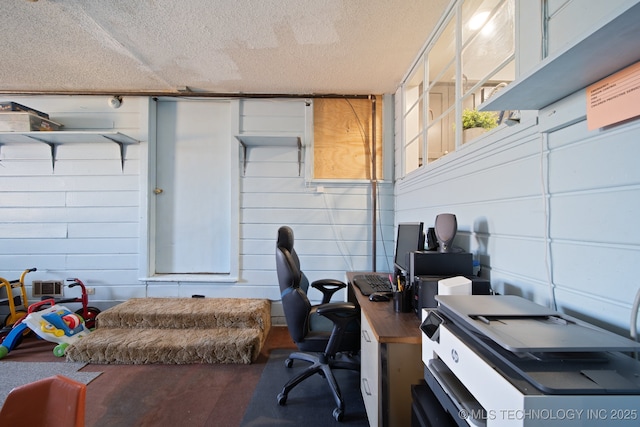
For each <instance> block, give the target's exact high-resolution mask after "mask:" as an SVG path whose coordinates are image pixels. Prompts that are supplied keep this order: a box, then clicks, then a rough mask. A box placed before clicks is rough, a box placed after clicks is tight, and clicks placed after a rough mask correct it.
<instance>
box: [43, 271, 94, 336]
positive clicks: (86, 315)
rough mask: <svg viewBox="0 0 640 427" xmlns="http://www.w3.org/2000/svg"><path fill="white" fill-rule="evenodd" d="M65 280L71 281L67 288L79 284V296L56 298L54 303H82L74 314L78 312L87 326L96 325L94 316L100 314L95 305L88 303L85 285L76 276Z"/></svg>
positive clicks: (92, 326) (90, 327)
mask: <svg viewBox="0 0 640 427" xmlns="http://www.w3.org/2000/svg"><path fill="white" fill-rule="evenodd" d="M67 282H72V283H70V284H69V285H68V286H69V288H73V287H76V286H80V290H81V296H80V297H74V298H63V299H56V300H55V303H56V304H64V303H68V302H79V303H82V308H80V309H78V310H76V314H79V315H80V316H82V318H83V319H84V324H85V326H86V327H87V328H89V329H92V330H93V328H95V326H96V317H97V316H98V314H100V309H99V308H97V307H92V306H90V305H89V297H88V295H87V288H86V287H85V285H84V283H82V280H80V279H78V278H75V277H74V278H72V279H67ZM51 298H52V297H43V298H42V300H43V301H44V300H46V299H51Z"/></svg>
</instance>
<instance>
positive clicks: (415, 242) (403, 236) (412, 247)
mask: <svg viewBox="0 0 640 427" xmlns="http://www.w3.org/2000/svg"><path fill="white" fill-rule="evenodd" d="M423 229H424V224H423V223H422V222H410V223H408V222H404V223H400V224H398V236H397V238H396V253H395V259H394V263H395V266H396V268H399V269H401V270H404V271H408V270H409V265H408V264H407V253H408V252H414V251H422V250H424V231H423Z"/></svg>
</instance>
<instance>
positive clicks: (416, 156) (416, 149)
mask: <svg viewBox="0 0 640 427" xmlns="http://www.w3.org/2000/svg"><path fill="white" fill-rule="evenodd" d="M420 166H422V138H415V139H413V140H412V141H409V142H408V143H407V144H406V145H405V162H404V174H405V175H406V174H408V173H409V172H411V171H413V170H416V169H418V168H419V167H420Z"/></svg>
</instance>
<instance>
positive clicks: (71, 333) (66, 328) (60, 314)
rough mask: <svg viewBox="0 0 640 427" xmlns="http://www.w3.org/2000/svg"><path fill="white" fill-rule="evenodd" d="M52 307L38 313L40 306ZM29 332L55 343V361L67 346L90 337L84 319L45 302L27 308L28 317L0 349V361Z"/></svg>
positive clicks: (62, 307) (51, 302)
mask: <svg viewBox="0 0 640 427" xmlns="http://www.w3.org/2000/svg"><path fill="white" fill-rule="evenodd" d="M47 304H49V305H51V307H49V308H45V309H41V307H42V306H43V305H47ZM27 328H29V329H31V330H32V331H33V332H35V333H36V334H37V335H38V336H39V337H40V338H42V339H44V340H46V341H50V342H53V343H57V344H58V345H56V346H55V348H54V349H53V354H54V355H55V356H57V357H62V356H64V352H65V349H66V348H67V347H68V346H69V344H72V343H74V342H75V341H76V340H78V339H80V338H82V337H83V336H85V335H87V334H89V332H90V331H89V329H88V328H87V327H86V326H85V323H84V319H83V318H82V316H80V315H79V314H76V313H73V312H72V311H70V310H69V309H68V308H66V307H64V306H61V305H56V304H55V300H53V299H48V300H44V301H40V302H37V303H35V304H32V305H30V306H29V314H28V315H27V317H25V318H24V319H22V321H21V322H19V323H17V324H16V325H15V326H14V327H13V329H12V330H11V332H9V335H7V337H6V338H5V339H4V341H3V342H2V345H0V359H2V358H4V357H5V356H6V355H7V354H9V352H10V351H11V350H13V349H14V348H15V347H16V346H17V345H18V344H19V342H20V338H21V336H22V334H23V332H24V331H25V330H26V329H27Z"/></svg>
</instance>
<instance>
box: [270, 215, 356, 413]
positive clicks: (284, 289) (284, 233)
mask: <svg viewBox="0 0 640 427" xmlns="http://www.w3.org/2000/svg"><path fill="white" fill-rule="evenodd" d="M276 267H277V272H278V282H279V284H280V293H281V297H282V306H283V308H284V315H285V318H286V321H287V327H288V329H289V334H290V335H291V338H292V339H293V341H294V342H295V343H296V345H297V346H298V350H300V351H299V352H294V353H291V354H290V355H289V357H288V358H287V360H286V361H285V364H286V366H287V367H288V368H290V367H291V366H292V365H293V361H294V360H303V361H306V362H309V363H311V366H309V367H308V368H306V369H305V370H303V371H302V372H300V373H299V374H298V375H296V376H295V377H294V378H292V379H291V380H290V381H289V382H287V384H285V386H284V387H283V389H282V392H281V393H280V394H278V403H279V404H280V405H284V404H286V402H287V395H288V394H289V392H290V391H291V390H292V389H293V388H294V387H295V386H297V385H298V384H300V383H301V382H302V381H304V380H305V379H307V378H309V377H310V376H312V375H313V374H316V373H318V374H320V375H322V376H323V377H324V378H326V380H327V382H328V383H329V387H330V389H331V393H332V394H333V398H334V400H335V401H336V405H337V407H336V408H335V409H334V410H333V417H334V418H335V419H336V420H337V421H342V419H343V416H344V401H343V399H342V395H341V393H340V388H339V387H338V383H337V382H336V379H335V377H334V375H333V372H332V369H352V370H357V371H359V370H360V360H359V355H358V351H359V350H360V309H359V307H357V306H356V305H355V304H353V303H349V302H336V303H330V302H329V301H330V299H331V296H332V295H333V294H334V293H335V292H336V291H338V290H339V289H342V288H344V287H346V284H345V283H343V282H341V281H339V280H335V279H323V280H317V281H314V282H313V283H311V286H312V287H313V288H315V289H318V290H320V291H321V292H322V294H323V297H322V303H321V304H320V305H315V306H312V305H311V303H310V302H309V299H308V298H307V293H306V291H307V288H308V286H309V281H308V280H307V278H306V276H305V275H304V273H303V272H302V271H301V270H300V260H299V259H298V255H297V254H296V251H295V249H294V248H293V230H292V229H291V228H290V227H287V226H283V227H280V229H279V230H278V242H277V245H276ZM327 319H328V321H329V322H328V321H327ZM323 321H324V325H323ZM327 323H328V325H327ZM327 326H328V328H327Z"/></svg>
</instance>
